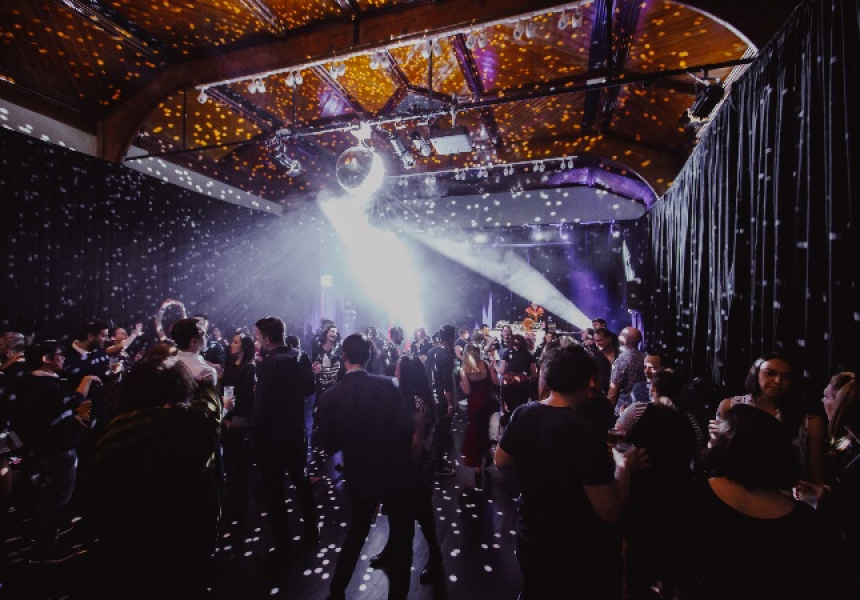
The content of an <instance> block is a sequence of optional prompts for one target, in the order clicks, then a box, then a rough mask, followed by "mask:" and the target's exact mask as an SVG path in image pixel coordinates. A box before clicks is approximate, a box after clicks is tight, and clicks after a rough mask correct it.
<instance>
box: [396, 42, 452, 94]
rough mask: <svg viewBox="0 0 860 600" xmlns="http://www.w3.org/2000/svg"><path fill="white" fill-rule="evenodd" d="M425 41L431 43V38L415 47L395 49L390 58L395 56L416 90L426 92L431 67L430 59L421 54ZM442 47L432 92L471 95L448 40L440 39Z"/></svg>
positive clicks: (434, 65)
mask: <svg viewBox="0 0 860 600" xmlns="http://www.w3.org/2000/svg"><path fill="white" fill-rule="evenodd" d="M426 42H432V40H431V39H429V38H428V39H427V40H425V41H419V42H418V43H417V44H415V45H414V46H402V47H400V48H393V49H392V50H391V55H392V56H393V57H394V59H395V61H396V62H397V65H398V67H399V69H400V70H401V71H402V72H403V74H404V75H405V76H406V79H407V81H408V83H409V85H412V86H414V87H418V88H423V89H427V83H428V74H427V73H428V67H429V64H430V59H429V58H424V56H422V54H421V51H422V49H423V46H424V44H425V43H426ZM439 44H440V46H441V50H442V51H441V54H440V56H433V57H432V58H433V76H432V80H433V81H432V83H433V91H434V92H438V93H440V94H443V95H445V96H449V97H450V96H451V94H454V95H457V96H463V97H466V96H469V87H468V85H467V84H466V78H465V77H464V76H463V71H462V70H461V69H460V64H459V62H458V61H457V55H456V54H455V52H454V48H453V46H452V45H451V41H450V39H448V38H440V39H439Z"/></svg>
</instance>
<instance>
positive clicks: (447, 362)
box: [424, 346, 454, 401]
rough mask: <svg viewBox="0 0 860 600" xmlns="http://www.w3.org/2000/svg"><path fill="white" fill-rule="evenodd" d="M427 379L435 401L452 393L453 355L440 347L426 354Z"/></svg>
mask: <svg viewBox="0 0 860 600" xmlns="http://www.w3.org/2000/svg"><path fill="white" fill-rule="evenodd" d="M424 367H425V368H426V369H427V377H428V379H429V380H430V389H432V390H433V393H434V394H435V396H436V400H437V401H441V400H442V399H443V398H444V395H445V392H450V393H451V394H453V393H454V354H453V353H452V352H450V351H449V350H446V349H445V348H442V347H441V346H436V347H435V348H432V349H431V350H430V352H428V354H427V362H426V363H424Z"/></svg>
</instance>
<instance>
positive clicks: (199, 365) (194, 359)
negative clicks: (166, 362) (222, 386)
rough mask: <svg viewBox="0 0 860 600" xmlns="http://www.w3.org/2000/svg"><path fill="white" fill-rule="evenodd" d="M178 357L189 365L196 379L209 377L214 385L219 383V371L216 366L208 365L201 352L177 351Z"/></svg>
mask: <svg viewBox="0 0 860 600" xmlns="http://www.w3.org/2000/svg"><path fill="white" fill-rule="evenodd" d="M176 358H177V359H178V360H179V361H180V362H182V364H184V365H185V366H186V367H188V370H189V371H191V376H192V377H193V378H194V379H195V380H197V381H203V380H204V379H208V380H210V381H212V385H216V386H217V385H218V372H217V371H216V370H215V368H214V367H212V366H210V365H208V364H207V363H206V361H205V360H203V357H202V356H200V354H199V353H196V352H184V351H179V352H177V353H176Z"/></svg>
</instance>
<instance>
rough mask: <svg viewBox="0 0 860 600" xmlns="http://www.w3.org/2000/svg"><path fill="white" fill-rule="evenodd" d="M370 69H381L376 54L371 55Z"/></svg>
mask: <svg viewBox="0 0 860 600" xmlns="http://www.w3.org/2000/svg"><path fill="white" fill-rule="evenodd" d="M370 68H371V69H373V70H374V71H375V70H377V69H378V68H379V56H377V54H376V53H375V52H374V53H373V54H371V55H370Z"/></svg>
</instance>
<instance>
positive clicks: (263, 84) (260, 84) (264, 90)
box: [257, 77, 266, 94]
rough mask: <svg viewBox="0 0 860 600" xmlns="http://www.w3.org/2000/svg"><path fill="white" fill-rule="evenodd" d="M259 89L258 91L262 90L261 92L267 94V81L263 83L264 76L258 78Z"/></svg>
mask: <svg viewBox="0 0 860 600" xmlns="http://www.w3.org/2000/svg"><path fill="white" fill-rule="evenodd" d="M257 91H258V92H260V93H261V94H265V93H266V84H265V83H263V78H262V77H261V78H259V79H257Z"/></svg>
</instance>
